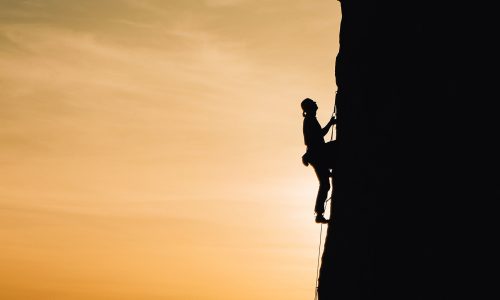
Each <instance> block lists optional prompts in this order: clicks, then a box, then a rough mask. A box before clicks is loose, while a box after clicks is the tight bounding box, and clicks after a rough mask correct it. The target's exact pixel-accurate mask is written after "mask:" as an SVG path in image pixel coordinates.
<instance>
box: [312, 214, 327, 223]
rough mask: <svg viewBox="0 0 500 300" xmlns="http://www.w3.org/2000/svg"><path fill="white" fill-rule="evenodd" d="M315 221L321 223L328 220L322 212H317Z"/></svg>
mask: <svg viewBox="0 0 500 300" xmlns="http://www.w3.org/2000/svg"><path fill="white" fill-rule="evenodd" d="M315 221H316V223H321V224H327V223H328V220H327V219H325V217H324V216H323V215H322V214H317V215H316V220H315Z"/></svg>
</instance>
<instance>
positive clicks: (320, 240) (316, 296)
mask: <svg viewBox="0 0 500 300" xmlns="http://www.w3.org/2000/svg"><path fill="white" fill-rule="evenodd" d="M331 199H332V197H331V196H330V198H328V199H326V201H325V209H326V204H327V203H328V201H330V200H331ZM331 218H332V216H330V219H331ZM322 241H323V223H321V226H320V229H319V245H318V261H317V263H316V288H315V291H314V300H317V299H318V288H319V260H320V257H321V244H322Z"/></svg>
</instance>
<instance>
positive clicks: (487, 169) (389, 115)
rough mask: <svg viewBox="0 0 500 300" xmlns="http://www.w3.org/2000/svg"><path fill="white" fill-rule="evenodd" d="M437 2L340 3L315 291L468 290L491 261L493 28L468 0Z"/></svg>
mask: <svg viewBox="0 0 500 300" xmlns="http://www.w3.org/2000/svg"><path fill="white" fill-rule="evenodd" d="M409 2H410V3H409ZM436 2H439V4H436V3H435V2H432V1H430V2H425V1H360V0H343V1H342V2H341V7H342V22H341V30H340V51H339V53H338V55H337V62H336V69H335V75H336V80H337V85H338V93H337V101H336V104H337V117H338V125H337V140H338V141H339V153H338V167H337V169H336V170H335V179H334V192H333V205H332V213H331V215H332V216H333V217H332V219H333V224H330V225H329V227H328V233H327V238H326V242H325V249H324V254H323V257H322V264H321V270H320V277H319V288H318V295H319V300H330V299H334V300H346V299H363V300H366V299H384V300H388V299H398V300H408V299H426V300H432V299H455V298H456V296H458V295H459V294H460V295H462V296H463V295H464V294H465V293H467V292H472V293H477V286H476V285H473V284H472V283H473V282H474V279H476V278H477V277H478V276H480V275H481V274H482V273H481V272H482V271H483V270H482V268H483V267H484V265H485V264H487V263H488V259H489V256H487V255H486V251H483V250H484V249H486V248H487V246H486V245H485V240H488V238H486V239H483V237H482V235H481V234H485V235H486V236H487V235H488V234H491V233H492V232H491V231H488V230H487V229H488V228H489V226H490V225H486V224H482V223H481V220H484V219H486V220H488V217H487V212H488V210H489V208H490V207H491V204H492V203H494V202H497V201H498V200H500V194H499V186H500V181H499V180H498V178H499V177H498V175H497V173H498V159H497V156H498V155H499V153H500V151H499V148H498V146H496V141H494V140H495V139H496V136H498V134H499V133H498V131H497V129H498V126H497V125H496V124H495V123H496V120H500V118H498V117H496V116H495V113H492V112H494V111H495V110H494V109H493V105H494V104H493V103H494V102H495V101H496V100H498V96H496V100H494V98H495V97H493V95H495V94H494V93H493V92H492V90H491V87H494V86H495V83H492V82H491V80H490V79H491V75H489V73H488V74H487V73H485V72H486V69H487V68H488V66H489V65H490V64H491V61H490V59H492V57H493V54H492V53H490V52H489V50H488V49H489V47H488V46H487V45H486V44H485V41H488V40H494V39H495V35H488V30H487V29H488V28H489V27H488V25H487V24H486V22H485V23H483V22H482V21H485V20H482V21H481V20H478V15H477V14H476V13H477V6H476V7H472V5H473V4H471V3H468V4H466V5H464V4H462V3H460V2H451V1H449V2H446V1H444V2H442V1H436ZM482 16H484V15H482ZM479 19H481V18H479ZM485 19H486V21H487V17H485ZM483 34H484V35H483ZM495 72H496V71H495ZM479 224H482V225H479ZM491 237H492V236H490V239H491ZM478 249H479V250H478ZM481 258H484V259H486V261H481ZM480 261H481V262H480ZM474 270H475V271H474Z"/></svg>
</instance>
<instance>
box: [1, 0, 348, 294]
mask: <svg viewBox="0 0 500 300" xmlns="http://www.w3.org/2000/svg"><path fill="white" fill-rule="evenodd" d="M339 24H340V5H339V2H338V1H331V0H328V1H327V0H321V1H308V0H299V1H291V2H290V1H284V0H265V1H247V0H169V1H159V0H140V1H139V0H106V1H102V0H99V1H98V0H86V1H77V0H75V1H66V0H47V1H43V0H39V1H37V0H31V1H10V0H0V86H1V88H0V105H1V110H0V145H1V151H0V163H1V173H0V241H1V246H0V265H1V266H2V267H1V269H2V272H0V298H1V299H9V300H17V299H19V300H20V299H23V300H25V299H37V300H43V299H51V300H77V299H92V300H100V299H107V300H109V299H120V300H126V299H145V300H150V299H176V300H177V299H201V300H205V299H207V300H208V299H213V300H226V299H227V300H235V299H238V300H246V299H248V300H250V299H252V300H254V299H260V300H265V299H273V300H277V299H286V300H295V299H296V300H299V299H308V297H309V299H312V297H313V296H314V284H315V278H316V263H317V261H316V259H317V249H318V248H317V247H318V243H319V230H320V225H318V224H315V223H314V213H313V208H314V198H315V195H316V191H317V185H318V184H317V180H316V177H315V175H314V172H313V170H312V168H310V167H309V168H306V167H304V166H303V165H302V163H301V161H300V157H301V155H302V154H303V152H304V151H305V146H304V144H303V138H302V127H301V126H302V116H301V110H300V107H299V103H300V101H301V100H302V99H303V98H305V97H310V98H313V99H315V100H316V101H317V103H318V106H319V111H318V120H319V121H320V122H321V123H322V124H324V123H326V122H327V121H328V119H329V116H330V114H331V113H332V108H333V99H334V93H335V90H336V86H335V77H334V62H335V55H336V53H337V52H338V30H339ZM328 137H329V136H328Z"/></svg>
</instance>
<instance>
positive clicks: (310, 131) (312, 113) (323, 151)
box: [300, 98, 337, 223]
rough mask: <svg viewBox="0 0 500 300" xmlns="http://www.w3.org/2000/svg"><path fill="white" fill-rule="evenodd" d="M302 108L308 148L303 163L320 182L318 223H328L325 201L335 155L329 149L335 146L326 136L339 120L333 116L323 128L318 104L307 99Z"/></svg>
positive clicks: (305, 140)
mask: <svg viewBox="0 0 500 300" xmlns="http://www.w3.org/2000/svg"><path fill="white" fill-rule="evenodd" d="M300 106H301V108H302V111H303V112H302V116H303V117H304V125H303V133H304V143H305V144H306V146H307V151H306V153H305V154H304V155H303V156H302V163H303V164H304V165H305V166H308V165H309V164H310V165H311V166H312V167H313V168H314V171H315V172H316V176H317V177H318V180H319V189H318V194H317V196H316V204H315V207H314V212H315V213H316V223H328V220H327V219H325V217H324V216H323V214H324V213H325V201H326V199H327V196H328V191H329V190H330V176H331V173H330V169H331V168H333V165H332V160H331V159H330V157H331V156H332V155H333V154H332V153H330V152H331V151H329V150H330V149H329V148H330V146H333V142H329V143H325V139H324V136H325V135H326V134H327V133H328V131H329V130H330V127H332V126H333V125H335V124H336V123H337V120H336V118H335V117H333V116H332V118H331V119H330V121H329V122H328V124H326V126H325V127H323V128H321V125H320V124H319V122H318V120H317V119H316V111H317V110H318V105H317V104H316V102H315V101H313V100H312V99H310V98H306V99H304V100H303V101H302V102H301V103H300Z"/></svg>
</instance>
